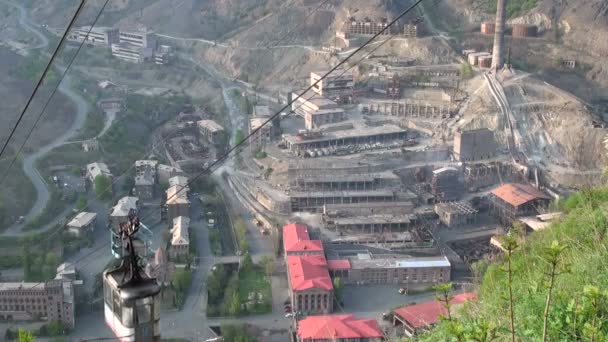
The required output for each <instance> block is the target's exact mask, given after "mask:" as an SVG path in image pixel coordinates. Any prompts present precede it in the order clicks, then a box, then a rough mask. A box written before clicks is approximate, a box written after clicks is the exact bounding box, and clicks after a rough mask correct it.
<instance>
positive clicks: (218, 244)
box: [209, 228, 222, 255]
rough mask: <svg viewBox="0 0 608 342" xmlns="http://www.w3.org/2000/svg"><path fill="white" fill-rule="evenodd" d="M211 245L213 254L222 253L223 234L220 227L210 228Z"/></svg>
mask: <svg viewBox="0 0 608 342" xmlns="http://www.w3.org/2000/svg"><path fill="white" fill-rule="evenodd" d="M209 245H211V253H213V255H222V235H221V234H220V231H219V229H217V228H211V229H210V230H209Z"/></svg>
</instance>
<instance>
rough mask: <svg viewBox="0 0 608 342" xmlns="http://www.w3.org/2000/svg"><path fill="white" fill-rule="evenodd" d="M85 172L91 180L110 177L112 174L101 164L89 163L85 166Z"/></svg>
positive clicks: (106, 166)
mask: <svg viewBox="0 0 608 342" xmlns="http://www.w3.org/2000/svg"><path fill="white" fill-rule="evenodd" d="M87 172H88V173H89V174H90V175H91V177H92V178H93V179H95V178H96V177H97V176H106V177H111V176H112V173H111V172H110V169H109V168H108V165H106V164H105V163H101V162H96V163H91V164H88V165H87Z"/></svg>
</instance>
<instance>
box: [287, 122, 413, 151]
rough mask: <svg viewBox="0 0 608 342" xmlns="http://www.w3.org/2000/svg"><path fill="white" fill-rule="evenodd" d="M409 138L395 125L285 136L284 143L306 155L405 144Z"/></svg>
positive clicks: (403, 130)
mask: <svg viewBox="0 0 608 342" xmlns="http://www.w3.org/2000/svg"><path fill="white" fill-rule="evenodd" d="M407 138H408V131H407V130H405V129H403V128H400V127H398V126H395V125H391V124H386V125H383V126H371V127H362V128H354V129H349V130H343V131H336V132H309V133H298V134H284V135H283V143H284V144H285V146H286V147H287V149H289V151H291V152H293V153H295V154H297V155H302V156H303V155H304V154H305V153H306V152H307V150H315V149H322V148H328V149H340V148H345V149H357V148H360V147H362V145H366V144H367V145H369V144H388V143H392V142H403V143H405V141H406V140H407Z"/></svg>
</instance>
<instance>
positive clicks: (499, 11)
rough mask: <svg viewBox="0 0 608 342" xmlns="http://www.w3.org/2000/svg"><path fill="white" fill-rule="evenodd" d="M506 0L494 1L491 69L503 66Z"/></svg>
mask: <svg viewBox="0 0 608 342" xmlns="http://www.w3.org/2000/svg"><path fill="white" fill-rule="evenodd" d="M506 2H507V0H497V2H496V25H495V26H494V27H495V28H494V46H493V51H492V69H493V70H498V69H502V67H503V66H504V62H505V60H504V40H505V12H506V8H505V6H506Z"/></svg>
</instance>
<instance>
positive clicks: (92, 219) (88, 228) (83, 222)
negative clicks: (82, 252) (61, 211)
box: [67, 211, 97, 236]
mask: <svg viewBox="0 0 608 342" xmlns="http://www.w3.org/2000/svg"><path fill="white" fill-rule="evenodd" d="M96 222H97V214H96V213H89V212H85V211H83V212H81V213H79V214H78V215H76V216H75V217H74V218H73V219H72V220H71V221H70V222H69V223H68V225H67V231H68V233H70V234H73V235H76V236H85V235H87V234H89V233H91V232H93V230H95V223H96Z"/></svg>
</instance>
